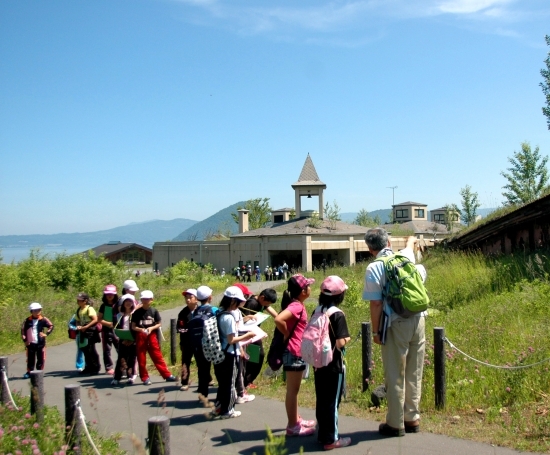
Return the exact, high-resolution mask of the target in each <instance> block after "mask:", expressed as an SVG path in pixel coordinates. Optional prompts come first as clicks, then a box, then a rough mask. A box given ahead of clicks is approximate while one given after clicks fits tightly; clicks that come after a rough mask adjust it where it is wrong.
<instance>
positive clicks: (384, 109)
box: [0, 0, 550, 235]
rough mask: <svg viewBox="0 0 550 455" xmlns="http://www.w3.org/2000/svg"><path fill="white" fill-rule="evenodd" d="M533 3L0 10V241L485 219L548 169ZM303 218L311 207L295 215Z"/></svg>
mask: <svg viewBox="0 0 550 455" xmlns="http://www.w3.org/2000/svg"><path fill="white" fill-rule="evenodd" d="M549 24H550V3H549V2H548V1H547V0H522V1H514V0H422V1H420V0H364V1H363V0H356V1H346V0H334V1H324V0H317V1H308V0H304V1H300V2H296V1H279V2H258V1H256V0H248V1H219V0H181V1H175V0H174V1H170V0H164V1H161V0H141V1H140V0H133V1H120V0H108V1H101V0H94V1H93V2H75V1H72V0H70V1H57V0H52V1H48V2H37V1H26V0H18V1H15V0H4V1H2V2H0V62H1V63H0V153H1V157H2V161H1V162H2V165H1V167H0V192H1V198H0V212H1V213H2V216H1V220H2V221H1V222H0V235H4V234H32V233H39V234H47V233H57V232H86V231H94V230H99V229H108V228H111V227H115V226H120V225H124V224H128V223H130V222H137V221H146V220H151V219H173V218H189V219H195V220H202V219H204V218H206V217H208V216H210V215H212V214H213V213H215V212H216V211H218V210H220V209H222V208H224V207H226V206H228V205H230V204H233V203H235V202H237V201H240V200H246V199H250V198H255V197H269V198H271V205H272V207H273V208H281V207H291V206H293V205H294V193H293V190H292V188H291V186H290V185H291V184H292V183H294V182H295V181H296V180H297V178H298V176H299V174H300V170H301V168H302V165H303V163H304V161H305V159H306V156H307V154H308V153H309V154H310V155H311V157H312V159H313V162H314V164H315V167H316V169H317V172H318V174H319V177H320V178H321V180H323V181H324V182H325V183H326V184H327V190H326V192H325V200H328V201H330V202H332V201H336V202H337V203H338V205H339V207H340V208H341V210H342V211H343V212H351V211H358V210H360V209H362V208H365V209H367V210H369V211H372V210H376V209H381V208H389V207H390V206H391V203H392V190H391V189H388V188H387V187H390V186H398V188H397V189H396V190H395V202H396V203H397V202H403V201H407V200H413V201H418V202H422V203H425V204H428V206H429V208H438V207H441V206H442V205H444V204H446V203H451V202H455V203H457V204H459V203H460V197H459V190H460V188H462V187H464V186H465V185H466V184H469V185H471V186H472V188H473V190H474V191H477V192H478V193H479V196H480V200H481V203H482V207H495V206H497V205H499V204H500V203H501V202H502V196H501V191H502V190H501V188H502V186H503V185H504V183H505V182H504V178H503V177H502V176H501V175H500V171H501V170H504V169H505V168H506V167H507V166H508V163H507V157H509V156H511V155H512V154H513V152H514V151H517V150H519V149H520V143H521V142H522V141H525V140H527V141H529V142H531V144H532V145H533V146H535V145H538V146H540V149H541V153H542V154H543V155H548V154H550V131H548V129H547V126H546V119H545V117H544V116H543V115H542V112H541V108H542V106H543V103H544V97H543V94H542V91H541V88H540V87H539V83H540V82H541V81H542V78H541V76H540V70H541V68H542V67H543V61H544V59H545V58H546V55H547V53H548V51H549V49H548V48H547V46H546V45H545V42H544V35H546V34H550V26H549ZM310 202H312V206H311V207H307V206H306V207H305V208H314V205H315V203H316V201H315V200H311V201H310Z"/></svg>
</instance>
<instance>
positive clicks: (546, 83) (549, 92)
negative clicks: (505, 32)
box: [539, 35, 550, 130]
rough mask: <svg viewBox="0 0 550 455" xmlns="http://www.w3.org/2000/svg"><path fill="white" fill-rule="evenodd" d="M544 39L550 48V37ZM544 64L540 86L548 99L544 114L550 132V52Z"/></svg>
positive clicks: (543, 109)
mask: <svg viewBox="0 0 550 455" xmlns="http://www.w3.org/2000/svg"><path fill="white" fill-rule="evenodd" d="M544 39H545V40H546V45H547V46H549V47H550V35H546V36H545V37H544ZM544 63H545V64H546V68H545V69H544V68H543V69H541V70H540V74H541V76H542V82H541V83H540V84H539V85H540V87H541V88H542V93H544V96H545V98H546V106H545V107H543V108H542V113H543V115H544V116H545V117H546V124H547V125H548V129H549V130H550V51H549V52H548V55H547V56H546V60H545V61H544Z"/></svg>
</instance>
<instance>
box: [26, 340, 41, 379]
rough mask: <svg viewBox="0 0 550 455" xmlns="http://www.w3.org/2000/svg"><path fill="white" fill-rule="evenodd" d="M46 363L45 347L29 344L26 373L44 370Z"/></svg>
mask: <svg viewBox="0 0 550 455" xmlns="http://www.w3.org/2000/svg"><path fill="white" fill-rule="evenodd" d="M45 362H46V345H44V344H38V343H31V344H29V345H28V346H27V371H29V372H30V371H33V370H34V369H35V368H36V369H37V370H43V369H44V363H45Z"/></svg>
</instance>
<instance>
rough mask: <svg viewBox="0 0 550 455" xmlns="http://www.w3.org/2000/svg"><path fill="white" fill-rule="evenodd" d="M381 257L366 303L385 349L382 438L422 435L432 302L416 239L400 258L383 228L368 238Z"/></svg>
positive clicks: (369, 276) (372, 267)
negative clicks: (420, 267) (427, 320)
mask: <svg viewBox="0 0 550 455" xmlns="http://www.w3.org/2000/svg"><path fill="white" fill-rule="evenodd" d="M365 242H366V244H367V247H368V249H369V252H370V253H371V254H372V255H373V256H374V257H375V258H376V259H375V260H374V261H373V262H371V263H370V264H369V265H368V267H367V271H366V274H365V283H364V289H363V300H369V301H370V313H371V323H372V333H373V337H374V342H375V343H376V344H380V345H381V349H382V362H383V364H384V378H385V384H386V398H387V402H388V412H387V415H386V422H385V423H381V424H380V427H379V429H378V431H379V433H380V434H381V435H382V436H404V435H405V433H417V432H419V431H420V426H419V421H420V411H419V404H420V395H421V384H422V368H423V364H424V352H425V344H426V337H425V315H426V312H425V309H426V308H427V304H428V298H427V294H426V290H425V288H424V285H423V283H422V281H423V277H421V276H420V274H419V272H418V270H417V269H416V267H415V265H414V264H415V257H414V251H413V248H414V245H415V243H416V238H415V237H412V236H411V237H409V238H408V239H407V245H406V247H405V248H404V249H403V250H401V251H400V252H399V253H398V254H396V255H394V253H393V251H392V249H391V243H390V241H389V238H388V233H387V232H386V231H385V230H384V229H382V228H376V229H369V230H368V231H367V233H366V234H365Z"/></svg>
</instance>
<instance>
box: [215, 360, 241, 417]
mask: <svg viewBox="0 0 550 455" xmlns="http://www.w3.org/2000/svg"><path fill="white" fill-rule="evenodd" d="M237 363H238V360H237V357H236V356H234V355H233V354H229V353H228V352H226V353H225V359H224V360H223V362H221V363H218V364H217V365H214V373H216V379H217V380H218V394H217V395H216V404H217V405H219V406H220V412H221V413H222V414H227V413H228V412H229V411H230V410H231V409H233V408H234V406H235V401H236V399H237V392H236V390H235V381H236V379H237Z"/></svg>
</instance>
